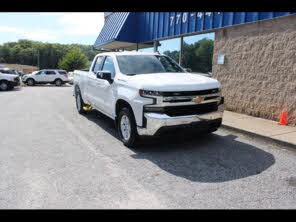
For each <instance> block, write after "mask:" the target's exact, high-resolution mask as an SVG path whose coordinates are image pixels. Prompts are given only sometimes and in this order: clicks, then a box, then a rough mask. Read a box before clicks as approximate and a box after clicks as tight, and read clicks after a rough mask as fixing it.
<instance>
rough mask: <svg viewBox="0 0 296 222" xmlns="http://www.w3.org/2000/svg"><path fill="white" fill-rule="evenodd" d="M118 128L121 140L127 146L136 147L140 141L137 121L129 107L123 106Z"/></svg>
mask: <svg viewBox="0 0 296 222" xmlns="http://www.w3.org/2000/svg"><path fill="white" fill-rule="evenodd" d="M117 130H118V134H119V137H120V140H121V141H122V142H123V144H124V145H125V146H127V147H134V146H135V145H136V142H137V141H138V138H139V135H138V132H137V126H136V121H135V118H134V115H133V113H132V111H131V109H129V108H123V109H122V110H121V111H120V112H119V115H118V121H117Z"/></svg>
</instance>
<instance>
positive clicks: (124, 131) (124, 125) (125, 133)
mask: <svg viewBox="0 0 296 222" xmlns="http://www.w3.org/2000/svg"><path fill="white" fill-rule="evenodd" d="M120 132H121V135H122V137H123V138H124V139H125V140H129V138H130V136H131V124H130V120H129V118H128V117H127V116H126V115H123V116H122V117H121V120H120Z"/></svg>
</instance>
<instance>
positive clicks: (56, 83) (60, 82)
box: [54, 79, 63, 86]
mask: <svg viewBox="0 0 296 222" xmlns="http://www.w3.org/2000/svg"><path fill="white" fill-rule="evenodd" d="M54 84H55V85H56V86H61V85H63V81H62V80H61V79H56V80H55V81H54Z"/></svg>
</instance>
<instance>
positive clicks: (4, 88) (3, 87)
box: [0, 81, 9, 91]
mask: <svg viewBox="0 0 296 222" xmlns="http://www.w3.org/2000/svg"><path fill="white" fill-rule="evenodd" d="M7 90H9V84H8V81H1V82H0V91H7Z"/></svg>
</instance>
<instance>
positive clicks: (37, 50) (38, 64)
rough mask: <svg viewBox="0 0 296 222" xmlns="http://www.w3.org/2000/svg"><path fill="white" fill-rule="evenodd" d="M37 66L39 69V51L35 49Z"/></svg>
mask: <svg viewBox="0 0 296 222" xmlns="http://www.w3.org/2000/svg"><path fill="white" fill-rule="evenodd" d="M37 67H38V69H40V53H39V50H37Z"/></svg>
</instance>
